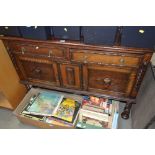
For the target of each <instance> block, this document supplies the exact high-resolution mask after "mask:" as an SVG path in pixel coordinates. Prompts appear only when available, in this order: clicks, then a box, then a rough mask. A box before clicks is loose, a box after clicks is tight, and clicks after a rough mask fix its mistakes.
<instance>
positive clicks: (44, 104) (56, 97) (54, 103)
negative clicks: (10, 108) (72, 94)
mask: <svg viewBox="0 0 155 155" xmlns="http://www.w3.org/2000/svg"><path fill="white" fill-rule="evenodd" d="M62 99H63V95H60V94H57V93H53V92H41V93H39V94H38V95H37V97H36V98H35V100H34V101H33V103H32V104H31V105H30V106H28V107H27V108H26V110H24V111H23V113H25V114H34V115H44V116H52V114H53V113H54V112H55V110H57V108H58V106H59V104H60V103H61V101H62Z"/></svg>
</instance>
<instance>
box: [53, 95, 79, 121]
mask: <svg viewBox="0 0 155 155" xmlns="http://www.w3.org/2000/svg"><path fill="white" fill-rule="evenodd" d="M75 106H76V101H75V100H73V99H70V98H64V99H63V101H62V102H61V104H60V105H59V107H58V109H57V110H56V111H55V113H54V115H53V116H54V117H57V118H60V119H62V120H65V121H68V122H72V121H73V115H74V111H75Z"/></svg>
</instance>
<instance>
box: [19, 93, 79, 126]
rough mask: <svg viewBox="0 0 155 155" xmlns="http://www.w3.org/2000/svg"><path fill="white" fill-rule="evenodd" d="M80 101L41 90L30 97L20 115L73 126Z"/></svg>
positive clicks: (54, 123)
mask: <svg viewBox="0 0 155 155" xmlns="http://www.w3.org/2000/svg"><path fill="white" fill-rule="evenodd" d="M80 106H81V103H79V102H78V101H75V100H74V99H72V98H65V97H64V95H61V94H58V93H53V92H46V91H45V92H41V93H38V94H37V95H35V96H33V97H31V98H30V101H29V103H28V104H27V106H26V107H24V110H23V111H22V112H21V115H23V116H24V117H28V118H31V119H33V120H38V121H44V122H46V123H49V124H52V125H58V126H64V127H74V126H75V123H76V120H77V116H78V112H79V109H80Z"/></svg>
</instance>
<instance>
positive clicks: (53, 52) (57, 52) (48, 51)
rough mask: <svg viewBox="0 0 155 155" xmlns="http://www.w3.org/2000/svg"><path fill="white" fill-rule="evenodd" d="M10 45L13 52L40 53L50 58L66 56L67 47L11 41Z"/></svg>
mask: <svg viewBox="0 0 155 155" xmlns="http://www.w3.org/2000/svg"><path fill="white" fill-rule="evenodd" d="M10 47H11V49H12V51H13V52H15V53H21V54H23V55H24V54H39V55H43V56H46V57H49V58H65V57H66V48H63V47H54V46H48V47H47V46H43V45H35V44H20V43H11V44H10Z"/></svg>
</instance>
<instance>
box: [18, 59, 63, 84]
mask: <svg viewBox="0 0 155 155" xmlns="http://www.w3.org/2000/svg"><path fill="white" fill-rule="evenodd" d="M15 58H16V61H17V65H18V68H19V69H20V72H21V73H22V75H23V77H24V80H26V81H30V82H39V83H45V84H49V85H50V84H52V85H53V84H54V85H60V83H59V79H58V71H57V65H56V64H55V63H53V62H51V61H48V60H45V59H35V58H33V57H31V58H30V57H23V56H16V57H15Z"/></svg>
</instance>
